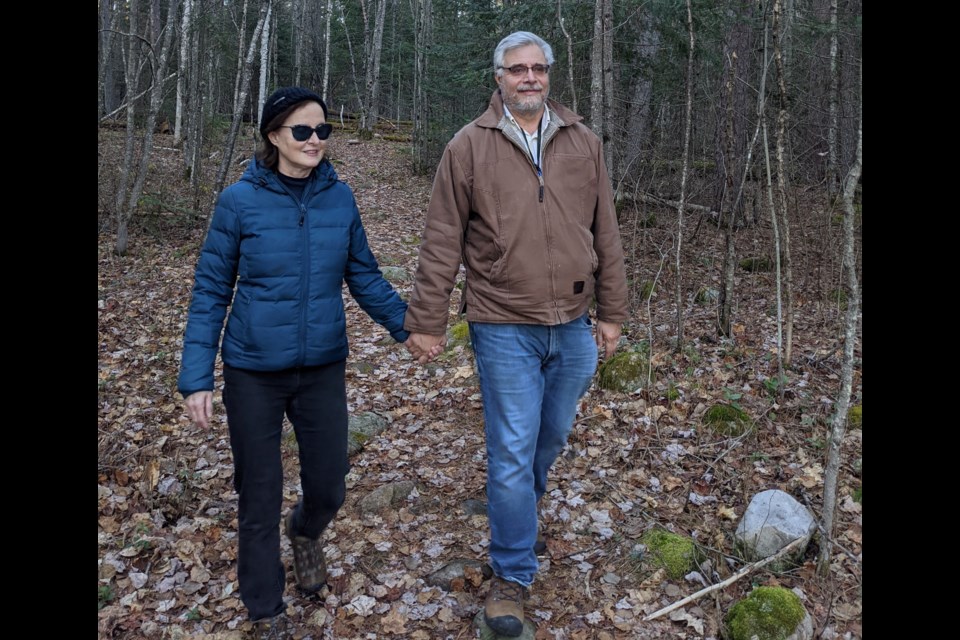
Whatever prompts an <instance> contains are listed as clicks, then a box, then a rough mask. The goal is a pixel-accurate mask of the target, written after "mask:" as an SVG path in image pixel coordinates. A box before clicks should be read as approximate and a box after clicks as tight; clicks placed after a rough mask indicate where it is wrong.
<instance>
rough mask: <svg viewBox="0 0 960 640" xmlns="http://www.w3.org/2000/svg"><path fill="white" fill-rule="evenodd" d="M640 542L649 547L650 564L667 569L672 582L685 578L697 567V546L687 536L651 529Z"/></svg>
mask: <svg viewBox="0 0 960 640" xmlns="http://www.w3.org/2000/svg"><path fill="white" fill-rule="evenodd" d="M640 541H641V542H642V543H643V544H644V545H646V547H647V556H648V558H649V559H650V562H652V563H653V564H655V565H656V566H657V567H663V568H664V569H666V570H667V575H668V576H669V577H670V579H671V580H679V579H681V578H683V576H685V575H687V574H688V573H690V571H692V570H693V568H694V567H695V566H696V561H697V545H696V544H694V542H693V540H692V539H690V538H688V537H686V536H681V535H678V534H676V533H670V532H669V531H666V530H664V529H650V530H649V531H647V532H646V533H645V534H643V538H641V540H640Z"/></svg>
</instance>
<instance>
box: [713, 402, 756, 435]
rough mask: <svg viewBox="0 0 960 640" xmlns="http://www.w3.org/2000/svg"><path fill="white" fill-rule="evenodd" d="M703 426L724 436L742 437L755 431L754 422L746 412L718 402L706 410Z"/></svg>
mask: <svg viewBox="0 0 960 640" xmlns="http://www.w3.org/2000/svg"><path fill="white" fill-rule="evenodd" d="M703 424H704V426H706V427H707V428H709V429H710V430H711V431H713V432H714V433H718V434H720V435H723V436H742V435H743V434H745V433H747V432H748V431H750V430H751V429H753V420H751V419H750V416H749V415H748V414H747V412H746V411H744V410H743V409H741V408H740V407H735V406H733V405H732V404H726V403H723V402H718V403H717V404H715V405H713V406H712V407H710V408H709V409H707V410H706V412H705V413H704V414H703Z"/></svg>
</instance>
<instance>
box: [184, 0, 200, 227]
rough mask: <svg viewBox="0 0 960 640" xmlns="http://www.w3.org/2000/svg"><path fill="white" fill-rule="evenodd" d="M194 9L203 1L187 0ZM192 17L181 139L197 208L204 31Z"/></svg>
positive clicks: (198, 206) (195, 16)
mask: <svg viewBox="0 0 960 640" xmlns="http://www.w3.org/2000/svg"><path fill="white" fill-rule="evenodd" d="M190 3H191V5H193V7H192V8H193V9H194V10H196V11H195V12H191V13H196V12H200V11H202V7H203V0H197V2H194V0H190ZM197 17H198V15H194V16H193V18H197ZM193 18H192V19H191V23H192V24H191V28H190V30H189V32H188V33H189V38H190V50H189V54H188V56H187V57H188V61H189V62H188V74H187V77H188V79H189V82H188V84H187V93H186V103H187V109H186V112H187V113H186V116H187V126H186V129H187V132H186V137H185V138H184V141H183V163H184V168H185V169H186V170H187V172H188V174H189V175H190V188H191V190H192V191H193V193H194V202H193V207H194V209H199V208H200V199H199V188H200V169H199V167H200V151H201V149H202V147H203V136H202V131H203V106H202V105H203V87H204V84H205V83H204V82H203V74H204V68H203V58H204V54H203V53H202V51H201V48H202V47H201V40H202V38H203V30H202V29H198V28H196V21H195V20H194V19H193ZM181 37H183V38H186V37H187V33H184V34H182V35H181Z"/></svg>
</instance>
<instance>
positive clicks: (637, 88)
mask: <svg viewBox="0 0 960 640" xmlns="http://www.w3.org/2000/svg"><path fill="white" fill-rule="evenodd" d="M640 20H641V27H640V37H639V38H637V42H636V44H635V45H634V54H635V56H636V58H637V59H638V60H653V59H654V58H655V57H656V56H657V52H658V50H659V49H660V32H659V31H658V30H657V29H656V26H655V24H654V20H653V17H652V16H651V15H650V14H649V13H646V12H645V13H644V15H643V16H642V17H641V18H640ZM652 96H653V80H652V74H644V75H643V76H642V77H640V78H638V79H637V80H636V84H635V85H634V88H633V98H632V99H631V100H630V104H629V106H628V107H627V108H628V116H627V134H626V136H625V138H626V139H625V140H624V141H623V144H624V146H625V148H624V156H623V157H624V166H625V167H630V166H632V165H633V163H634V162H635V161H636V160H637V159H638V158H639V157H640V155H641V153H643V150H644V148H647V144H648V142H649V136H650V129H651V126H652V123H651V121H650V104H651V99H652ZM624 173H626V170H625V171H624Z"/></svg>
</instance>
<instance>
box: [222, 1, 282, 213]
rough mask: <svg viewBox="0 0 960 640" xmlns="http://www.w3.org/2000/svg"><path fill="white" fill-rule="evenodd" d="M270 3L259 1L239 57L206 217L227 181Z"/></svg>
mask: <svg viewBox="0 0 960 640" xmlns="http://www.w3.org/2000/svg"><path fill="white" fill-rule="evenodd" d="M271 4H272V0H263V2H261V3H260V17H259V19H258V20H257V26H256V28H255V29H254V30H253V37H251V38H250V46H249V47H248V48H247V53H246V55H245V56H242V57H241V58H240V59H241V61H242V65H241V67H240V77H239V78H237V82H236V83H235V86H236V87H237V88H238V91H237V94H236V95H235V96H234V98H233V120H232V122H231V123H230V131H229V133H227V139H226V142H225V143H224V149H223V160H222V161H221V162H220V169H219V170H218V171H217V180H216V182H215V183H214V187H213V194H212V195H213V198H212V199H211V203H210V211H209V214H208V216H207V217H208V219H212V218H213V209H214V207H216V205H217V199H218V198H219V197H220V192H221V191H223V186H224V183H226V181H227V171H228V170H229V169H230V163H231V162H232V161H233V149H234V147H235V146H236V143H237V133H238V132H239V131H240V122H241V120H242V119H243V118H242V115H243V103H244V102H246V101H247V95H248V94H249V92H250V75H251V70H252V68H253V58H254V56H255V55H256V54H257V44H258V42H259V39H260V34H261V33H262V32H263V28H264V24H265V23H266V20H267V15H268V14H269V12H270V5H271Z"/></svg>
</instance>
